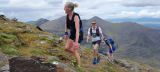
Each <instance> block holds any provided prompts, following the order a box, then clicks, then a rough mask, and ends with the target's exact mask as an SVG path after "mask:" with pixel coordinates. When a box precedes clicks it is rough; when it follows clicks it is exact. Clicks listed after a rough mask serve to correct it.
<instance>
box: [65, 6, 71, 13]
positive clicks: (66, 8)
mask: <svg viewBox="0 0 160 72" xmlns="http://www.w3.org/2000/svg"><path fill="white" fill-rule="evenodd" d="M64 11H65V13H66V14H68V13H69V12H71V8H69V7H68V6H66V5H65V7H64Z"/></svg>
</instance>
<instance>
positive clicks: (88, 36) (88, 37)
mask: <svg viewBox="0 0 160 72" xmlns="http://www.w3.org/2000/svg"><path fill="white" fill-rule="evenodd" d="M89 39H90V28H89V29H88V35H87V40H86V41H87V42H88V40H89Z"/></svg>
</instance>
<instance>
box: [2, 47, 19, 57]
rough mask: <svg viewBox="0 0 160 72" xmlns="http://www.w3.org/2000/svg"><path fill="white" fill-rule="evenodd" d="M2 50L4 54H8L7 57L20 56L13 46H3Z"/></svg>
mask: <svg viewBox="0 0 160 72" xmlns="http://www.w3.org/2000/svg"><path fill="white" fill-rule="evenodd" d="M0 49H1V51H2V52H3V53H4V54H7V55H18V54H19V52H18V48H16V47H15V46H12V45H1V46H0Z"/></svg>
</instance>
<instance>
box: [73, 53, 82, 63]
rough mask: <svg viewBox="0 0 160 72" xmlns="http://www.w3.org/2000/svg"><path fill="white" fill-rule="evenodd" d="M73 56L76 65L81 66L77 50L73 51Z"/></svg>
mask: <svg viewBox="0 0 160 72" xmlns="http://www.w3.org/2000/svg"><path fill="white" fill-rule="evenodd" d="M74 55H75V57H76V59H77V63H78V65H79V66H80V65H81V60H80V55H79V52H78V50H75V51H74Z"/></svg>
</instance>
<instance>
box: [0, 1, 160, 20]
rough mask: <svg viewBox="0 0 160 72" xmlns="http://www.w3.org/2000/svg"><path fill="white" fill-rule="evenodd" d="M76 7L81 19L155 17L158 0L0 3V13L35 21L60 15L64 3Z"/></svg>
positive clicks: (157, 11)
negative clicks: (74, 4)
mask: <svg viewBox="0 0 160 72" xmlns="http://www.w3.org/2000/svg"><path fill="white" fill-rule="evenodd" d="M65 1H74V2H76V3H78V4H79V7H78V8H76V9H75V12H78V13H79V14H80V15H81V18H82V19H89V18H91V17H93V16H99V17H101V18H104V19H106V18H107V19H108V18H124V17H130V18H132V17H133V18H139V17H155V18H156V17H159V18H160V16H159V11H160V1H158V0H32V1H31V0H0V10H2V11H3V13H5V14H6V15H7V16H8V17H17V18H18V19H20V20H22V21H28V20H36V19H39V18H47V19H51V20H53V19H56V18H58V17H61V16H64V15H65V13H64V9H63V6H64V2H65Z"/></svg>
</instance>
